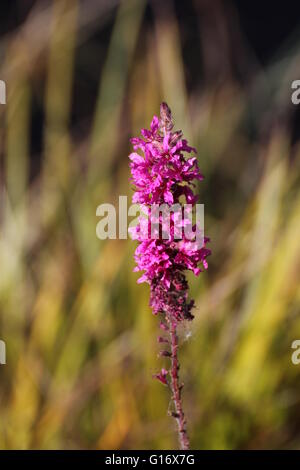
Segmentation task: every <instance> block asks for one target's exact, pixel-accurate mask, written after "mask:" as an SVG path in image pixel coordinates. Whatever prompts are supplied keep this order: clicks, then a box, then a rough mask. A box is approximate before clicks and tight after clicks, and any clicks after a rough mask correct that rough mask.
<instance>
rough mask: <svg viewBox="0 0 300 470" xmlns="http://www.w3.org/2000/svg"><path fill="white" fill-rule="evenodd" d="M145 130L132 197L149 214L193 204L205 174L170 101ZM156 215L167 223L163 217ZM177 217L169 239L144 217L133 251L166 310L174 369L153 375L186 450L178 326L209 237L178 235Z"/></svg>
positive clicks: (136, 143) (164, 324)
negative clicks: (164, 390)
mask: <svg viewBox="0 0 300 470" xmlns="http://www.w3.org/2000/svg"><path fill="white" fill-rule="evenodd" d="M141 134H142V137H137V138H133V139H131V143H132V144H133V147H134V150H135V152H134V153H131V154H130V155H129V158H130V160H131V163H130V169H131V175H132V178H131V182H132V183H133V184H134V187H135V192H134V195H133V198H132V200H133V202H135V203H138V204H141V205H142V207H143V212H145V213H147V214H148V215H150V214H152V212H151V208H153V206H154V205H159V206H161V205H163V204H166V205H168V206H173V205H174V204H176V205H178V204H181V205H182V200H184V201H186V203H187V204H190V205H191V206H195V205H196V202H197V199H198V197H197V195H196V194H195V192H194V191H195V185H194V181H195V180H198V181H201V180H202V179H203V176H202V174H201V172H200V170H199V167H198V162H197V158H196V157H195V156H191V155H190V154H195V153H196V150H195V149H194V148H193V147H190V146H189V145H188V143H187V141H186V140H185V139H183V138H182V132H181V131H176V132H173V121H172V117H171V111H170V109H169V107H168V106H167V104H166V103H162V104H161V107H160V117H159V118H158V117H157V116H154V117H153V119H152V122H151V128H150V130H148V129H142V131H141ZM138 151H140V152H141V153H142V155H140V154H139V153H137V152H138ZM185 154H188V155H187V156H185ZM180 207H181V206H180ZM157 220H158V223H159V226H160V227H161V228H163V221H162V219H161V218H160V216H159V218H158V219H156V222H157ZM176 220H177V219H176V215H175V213H172V214H171V221H172V223H173V226H172V228H171V230H170V236H169V238H168V239H165V238H164V237H162V236H158V237H153V236H152V232H151V222H153V216H152V215H150V218H149V219H148V222H146V224H147V225H146V234H147V235H148V236H146V237H145V226H143V224H144V225H145V223H144V221H143V220H142V217H140V221H139V224H138V225H137V226H136V227H135V228H134V229H133V230H132V234H133V238H134V239H136V240H138V242H139V245H138V247H137V249H136V251H135V261H136V267H135V269H134V270H135V271H142V272H143V274H142V276H141V277H140V278H139V280H138V282H139V283H141V282H147V283H149V284H150V306H151V308H152V311H153V313H154V314H161V315H162V320H161V323H160V328H161V329H162V330H163V332H164V333H166V334H168V336H169V339H167V338H165V337H162V336H159V338H158V341H159V343H161V344H164V343H166V348H165V350H163V351H161V353H160V355H161V356H163V357H166V358H170V359H171V368H170V370H169V371H168V370H166V369H164V368H163V369H161V372H160V373H159V374H156V375H155V376H154V377H155V378H157V379H158V380H159V381H160V382H161V383H163V384H165V385H168V386H169V387H170V388H171V391H172V399H173V403H174V411H173V412H172V415H173V416H174V417H175V419H176V421H177V424H178V432H179V442H180V446H181V448H183V449H188V448H189V440H188V436H187V432H186V421H185V416H184V413H183V409H182V402H181V389H182V385H181V384H179V377H178V370H179V363H178V357H177V349H178V336H177V326H178V323H179V322H181V321H183V320H192V319H193V315H192V313H191V311H192V308H193V306H194V300H190V299H189V298H188V290H189V287H188V282H187V280H186V276H185V271H187V270H190V271H192V272H193V273H194V274H195V275H196V276H198V275H199V274H200V272H201V271H203V269H206V268H207V261H206V258H207V256H208V255H209V254H210V250H209V249H208V248H206V244H207V243H208V241H209V240H208V238H205V237H204V240H203V244H202V246H201V247H196V248H195V247H194V246H191V240H190V239H188V238H187V237H186V236H185V232H184V234H183V235H182V236H181V238H179V239H178V237H177V236H176V237H175V228H174V225H176V224H175V221H176ZM184 223H185V222H184V221H183V222H182V224H183V225H184ZM168 377H169V380H168Z"/></svg>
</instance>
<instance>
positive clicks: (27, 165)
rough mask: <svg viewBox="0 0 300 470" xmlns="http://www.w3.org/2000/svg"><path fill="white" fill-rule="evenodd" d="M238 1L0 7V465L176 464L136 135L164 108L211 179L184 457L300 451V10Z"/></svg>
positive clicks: (185, 340) (64, 1)
mask: <svg viewBox="0 0 300 470" xmlns="http://www.w3.org/2000/svg"><path fill="white" fill-rule="evenodd" d="M288 3H289V2H285V8H284V11H282V10H280V9H279V7H277V6H276V5H272V6H269V5H268V4H267V2H266V5H265V6H264V5H263V3H262V2H260V3H258V2H255V1H254V2H253V1H252V2H235V1H232V0H228V1H221V0H214V1H208V0H187V1H184V2H183V1H180V0H178V1H175V0H164V1H158V0H157V1H156V0H148V1H146V0H123V1H118V0H84V1H83V0H82V1H79V0H53V1H38V2H37V1H32V0H22V1H21V0H19V1H9V2H8V1H7V2H4V1H1V6H0V11H1V15H0V16H1V20H0V59H1V60H0V79H1V80H4V81H5V82H6V86H7V97H6V99H7V104H6V105H0V121H1V126H0V152H1V163H0V339H1V340H4V341H5V342H6V348H7V358H6V362H7V364H6V365H2V366H0V383H1V386H0V448H1V449H13V448H19V449H38V448H41V449H51V448H58V449H82V448H88V449H168V448H169V449H170V448H171V449H172V448H176V446H177V438H176V433H175V432H174V431H175V423H174V422H173V420H172V418H170V417H168V416H167V409H168V406H169V392H168V390H167V389H166V388H165V387H163V386H162V385H161V384H160V383H159V382H157V381H155V380H152V374H154V373H156V372H157V371H158V370H159V369H160V368H161V367H162V366H163V365H164V361H163V359H162V358H158V357H157V353H158V351H159V347H158V344H157V339H156V338H157V332H158V318H156V317H154V316H153V315H152V314H151V311H150V309H149V307H148V299H149V286H148V285H137V284H136V280H137V278H138V277H139V276H138V273H133V272H132V269H133V267H134V261H133V253H134V249H135V246H136V244H135V242H133V241H131V240H130V239H129V240H104V241H103V240H102V241H101V240H99V239H97V237H96V225H97V223H98V221H99V218H97V217H96V208H97V206H98V205H99V204H102V203H105V202H108V203H112V204H116V205H117V207H118V197H119V195H128V196H129V197H131V195H132V189H131V188H130V185H129V183H128V178H129V169H128V154H129V153H130V151H131V147H130V144H129V138H130V137H131V136H136V135H138V134H139V129H140V128H141V127H148V126H149V124H150V121H151V118H152V116H153V114H155V113H158V111H159V104H160V102H161V101H162V100H164V101H167V103H168V104H169V106H170V107H171V109H172V111H173V115H174V119H175V123H176V125H175V127H176V128H177V129H182V130H183V131H184V134H185V136H186V137H187V138H188V139H189V142H190V144H191V145H193V146H195V147H197V149H198V157H199V165H200V168H201V170H202V171H203V173H204V175H205V180H204V181H203V182H202V183H201V184H200V186H199V194H200V202H202V203H204V204H205V228H206V235H207V236H209V237H210V238H211V243H210V248H211V249H212V256H211V257H210V258H209V260H208V261H209V269H208V271H207V272H205V273H204V274H202V275H201V276H200V277H199V278H193V277H190V284H191V292H192V296H194V297H195V299H196V309H195V311H194V313H195V319H194V321H193V322H192V323H189V324H187V325H185V326H184V327H183V328H182V331H181V333H180V343H181V349H180V359H181V363H182V368H181V378H182V379H183V381H184V383H185V387H184V406H185V411H186V415H187V419H188V423H189V434H190V437H191V443H192V448H195V449H254V448H258V449H277V448H291V449H295V448H298V449H299V448H300V394H299V386H300V365H299V366H296V365H294V364H292V362H291V355H292V352H293V350H292V349H291V344H292V342H293V341H294V340H295V339H300V316H299V307H300V289H299V284H300V283H299V281H300V244H299V234H300V185H299V179H300V178H299V176H300V172H299V168H300V148H299V137H300V105H299V108H298V107H297V106H295V105H293V104H292V102H291V94H292V90H291V83H292V81H293V80H296V79H300V25H299V10H300V8H298V11H297V10H295V6H293V7H292V6H291V7H290V8H288Z"/></svg>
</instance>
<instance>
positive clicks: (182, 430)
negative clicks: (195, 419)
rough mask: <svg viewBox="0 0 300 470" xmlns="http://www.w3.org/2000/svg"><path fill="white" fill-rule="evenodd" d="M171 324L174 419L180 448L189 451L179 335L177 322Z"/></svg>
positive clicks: (172, 321) (171, 374) (171, 384)
mask: <svg viewBox="0 0 300 470" xmlns="http://www.w3.org/2000/svg"><path fill="white" fill-rule="evenodd" d="M169 324H170V330H169V331H170V340H171V341H170V342H171V370H170V376H171V383H170V387H171V391H172V400H173V403H174V407H175V412H174V413H173V416H174V418H175V419H176V422H177V426H178V437H179V444H180V448H181V449H184V450H188V449H189V448H190V441H189V438H188V435H187V430H186V419H185V416H184V412H183V408H182V399H181V390H182V387H183V385H182V384H179V375H178V371H179V362H178V355H177V351H178V335H177V322H176V321H174V320H173V319H170V320H169Z"/></svg>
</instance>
